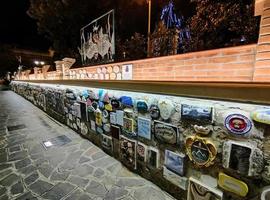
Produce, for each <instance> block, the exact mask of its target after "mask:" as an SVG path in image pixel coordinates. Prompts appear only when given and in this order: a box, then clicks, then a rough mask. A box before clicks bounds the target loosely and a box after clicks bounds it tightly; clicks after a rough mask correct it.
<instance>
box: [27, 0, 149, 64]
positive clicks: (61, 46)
mask: <svg viewBox="0 0 270 200" xmlns="http://www.w3.org/2000/svg"><path fill="white" fill-rule="evenodd" d="M143 6H144V5H141V4H140V2H137V1H135V0H131V1H126V0H113V1H107V0H99V1H89V0H46V1H44V0H30V8H29V10H28V14H29V16H31V17H32V18H34V19H35V20H36V21H37V25H38V30H39V32H40V33H41V34H44V35H45V36H46V37H47V38H48V39H49V40H50V41H52V42H53V49H54V50H56V55H57V53H58V57H59V58H62V57H64V56H73V57H74V56H75V55H76V58H78V59H77V60H79V59H80V56H79V52H78V50H77V47H78V46H80V29H81V28H82V27H83V26H85V25H86V24H88V23H89V22H91V21H92V20H94V19H95V18H97V17H99V16H100V15H102V14H103V13H105V12H107V11H109V10H110V9H113V8H115V9H116V27H117V29H116V31H117V33H116V34H117V35H118V36H119V37H120V38H123V39H124V38H128V37H130V36H131V35H132V34H133V33H134V32H136V31H138V30H137V27H136V24H137V23H138V22H139V21H140V20H141V21H142V22H144V20H142V18H141V17H140V16H142V17H144V15H143V14H142V13H143V12H144V10H143V9H142V7H143ZM140 13H141V14H140ZM136 16H139V17H136ZM144 23H146V22H144ZM139 31H141V30H139ZM130 33H132V34H130Z"/></svg>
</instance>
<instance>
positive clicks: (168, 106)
mask: <svg viewBox="0 0 270 200" xmlns="http://www.w3.org/2000/svg"><path fill="white" fill-rule="evenodd" d="M158 108H159V110H160V116H161V117H162V118H163V119H164V120H167V119H169V118H170V117H171V115H172V114H173V111H174V105H173V102H172V101H171V100H168V99H163V100H160V101H159V102H158Z"/></svg>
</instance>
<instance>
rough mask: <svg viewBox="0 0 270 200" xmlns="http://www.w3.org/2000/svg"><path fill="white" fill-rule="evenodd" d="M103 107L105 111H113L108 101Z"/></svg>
mask: <svg viewBox="0 0 270 200" xmlns="http://www.w3.org/2000/svg"><path fill="white" fill-rule="evenodd" d="M105 109H106V110H107V111H109V112H111V111H113V107H112V105H111V104H109V103H107V104H105Z"/></svg>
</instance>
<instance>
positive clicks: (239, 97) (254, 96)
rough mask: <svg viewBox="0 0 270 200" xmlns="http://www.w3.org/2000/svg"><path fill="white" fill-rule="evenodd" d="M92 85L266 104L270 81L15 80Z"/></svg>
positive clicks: (82, 85)
mask: <svg viewBox="0 0 270 200" xmlns="http://www.w3.org/2000/svg"><path fill="white" fill-rule="evenodd" d="M18 82H25V83H37V84H56V85H68V86H80V87H89V88H91V87H93V88H103V89H111V90H123V91H133V92H144V93H155V94H164V95H165V94H166V95H175V96H186V97H196V98H204V99H216V100H225V101H236V102H242V103H253V104H264V105H270V83H260V82H258V83H241V82H163V81H162V82H161V81H96V80H95V81H93V80H40V81H37V80H33V81H29V80H27V81H22V80H20V81H18Z"/></svg>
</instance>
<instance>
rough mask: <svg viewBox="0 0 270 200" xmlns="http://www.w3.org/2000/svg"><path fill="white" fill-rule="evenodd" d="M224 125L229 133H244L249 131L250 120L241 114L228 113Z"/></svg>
mask: <svg viewBox="0 0 270 200" xmlns="http://www.w3.org/2000/svg"><path fill="white" fill-rule="evenodd" d="M224 125H225V127H226V128H227V129H228V131H229V132H230V133H233V134H235V135H245V134H248V133H249V132H250V131H251V128H252V122H251V120H250V119H249V118H248V117H247V116H245V115H242V114H230V115H228V116H227V117H226V119H225V122H224Z"/></svg>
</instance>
